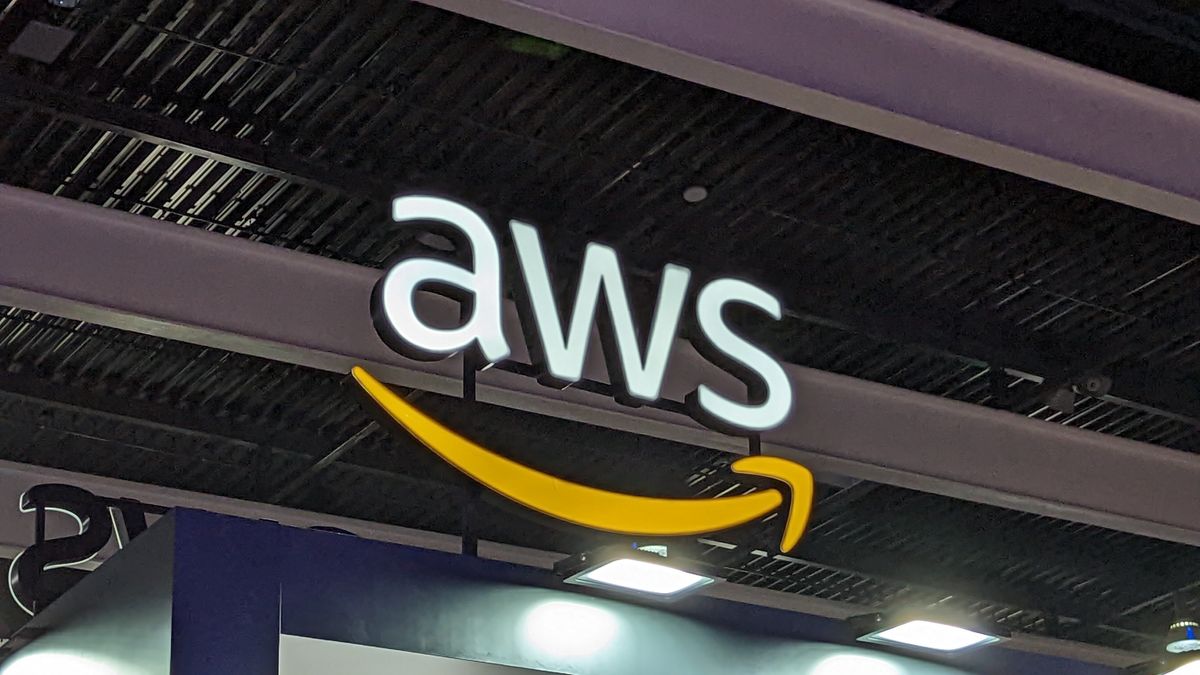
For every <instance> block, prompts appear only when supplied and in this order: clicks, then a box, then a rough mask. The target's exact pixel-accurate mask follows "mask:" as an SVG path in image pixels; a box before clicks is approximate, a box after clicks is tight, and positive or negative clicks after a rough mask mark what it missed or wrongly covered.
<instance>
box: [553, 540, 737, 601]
mask: <svg viewBox="0 0 1200 675" xmlns="http://www.w3.org/2000/svg"><path fill="white" fill-rule="evenodd" d="M555 570H556V571H557V572H558V573H559V574H561V575H562V576H564V577H565V581H566V583H568V584H574V585H577V586H589V587H592V588H603V589H609V590H614V591H620V592H624V593H634V594H637V595H641V596H644V597H650V598H655V599H659V600H675V599H678V598H681V597H683V596H685V595H689V594H691V593H693V592H695V591H697V590H699V589H701V588H703V587H705V586H707V585H709V584H711V583H713V582H715V581H717V577H715V576H713V575H710V574H706V573H704V572H703V571H702V570H699V569H697V568H696V566H693V565H687V564H681V563H680V562H679V561H678V560H671V559H669V558H667V557H666V556H663V555H659V554H656V553H648V552H646V551H642V550H638V549H635V548H632V547H629V548H625V547H615V548H607V549H601V550H599V551H595V552H590V553H584V554H581V555H577V556H572V557H570V558H567V559H566V560H563V561H561V562H560V563H558V564H557V565H555Z"/></svg>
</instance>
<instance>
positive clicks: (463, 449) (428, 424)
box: [351, 367, 813, 552]
mask: <svg viewBox="0 0 1200 675" xmlns="http://www.w3.org/2000/svg"><path fill="white" fill-rule="evenodd" d="M351 374H352V376H353V378H354V380H355V382H356V383H357V384H358V386H359V387H361V388H362V390H363V391H364V392H365V393H366V394H367V396H368V397H369V398H370V399H371V400H372V401H373V402H374V403H375V404H376V405H378V406H379V408H380V409H381V410H382V411H383V412H384V413H385V414H386V415H387V417H389V418H390V419H391V420H392V421H393V422H395V423H396V424H397V425H399V426H400V427H401V428H402V429H404V430H405V431H407V432H408V433H409V434H411V435H412V436H413V438H415V439H416V440H417V441H419V442H420V443H421V444H422V445H424V446H425V447H427V448H429V449H430V450H431V451H433V452H434V453H435V454H437V455H438V456H439V457H441V458H442V459H443V460H445V461H446V462H447V463H449V464H450V465H451V466H453V467H455V468H456V469H458V470H459V471H461V472H462V473H464V474H466V475H467V476H469V477H471V478H472V479H474V480H475V481H477V482H478V483H480V484H482V485H483V486H485V487H487V488H488V489H490V490H492V491H493V492H495V493H497V494H500V495H502V496H504V497H505V498H507V499H510V500H512V501H514V502H517V503H518V504H521V505H523V506H525V507H527V508H530V509H533V510H534V511H538V512H540V513H542V514H544V515H547V516H550V517H553V518H557V519H559V520H563V521H566V522H569V523H574V524H576V525H582V526H584V527H590V528H592V529H596V530H602V531H605V532H616V533H619V534H630V535H636V536H640V537H649V536H657V537H679V536H688V535H696V534H703V533H706V532H715V531H717V530H723V529H726V528H730V527H735V526H737V525H741V524H743V523H747V522H750V521H751V520H754V519H757V518H762V517H763V516H766V515H767V514H769V513H772V512H774V511H776V510H777V509H779V508H780V507H782V506H784V504H785V503H786V504H787V519H786V521H785V523H784V529H783V535H782V538H781V541H780V545H779V548H780V550H781V551H783V552H787V551H790V550H791V549H792V548H794V547H795V546H796V544H797V543H799V541H800V537H801V536H802V535H803V534H804V528H805V526H806V525H807V524H808V517H809V513H810V511H811V510H812V499H813V477H812V474H811V473H810V472H809V471H808V469H806V468H804V467H803V466H801V465H799V464H796V463H795V462H790V461H788V460H786V459H782V458H780V457H766V456H762V455H756V456H751V457H742V458H741V459H738V460H737V461H735V462H734V463H733V464H732V465H731V468H732V469H733V471H735V472H737V473H741V474H748V475H755V476H765V477H768V478H773V479H775V480H777V481H779V482H781V483H783V484H784V485H786V486H787V488H788V489H789V490H790V491H791V495H790V499H788V495H786V494H784V493H783V492H781V491H780V490H777V489H774V488H770V489H766V490H759V491H756V492H751V493H749V494H743V495H736V496H732V497H717V498H703V499H662V498H657V497H644V496H640V495H630V494H623V493H620V492H610V491H608V490H600V489H597V488H594V487H590V486H587V485H580V484H578V483H572V482H570V481H566V480H563V479H561V478H558V477H556V476H551V475H549V474H546V473H542V472H541V471H538V470H536V469H533V468H531V467H527V466H524V465H522V464H519V463H517V462H514V461H513V460H511V459H508V458H507V457H504V456H502V455H499V454H497V453H495V452H493V451H491V450H489V449H487V448H485V447H483V446H481V445H478V444H476V443H474V442H472V441H470V440H468V439H466V438H464V437H463V436H460V435H459V434H457V433H455V432H454V431H452V430H451V429H448V428H447V427H445V426H443V425H442V424H440V423H439V422H437V421H436V420H434V419H433V418H431V417H429V416H428V415H426V414H425V413H423V412H421V411H420V410H418V409H417V408H416V407H414V406H413V405H412V404H410V403H409V402H407V401H405V400H404V399H403V398H401V397H400V396H397V395H396V393H395V392H393V391H392V390H391V389H389V388H388V387H387V385H385V384H383V383H382V382H380V381H379V380H377V379H375V378H374V377H372V376H371V374H370V373H368V372H367V371H366V370H363V369H362V368H357V367H356V368H354V369H353V371H352V373H351Z"/></svg>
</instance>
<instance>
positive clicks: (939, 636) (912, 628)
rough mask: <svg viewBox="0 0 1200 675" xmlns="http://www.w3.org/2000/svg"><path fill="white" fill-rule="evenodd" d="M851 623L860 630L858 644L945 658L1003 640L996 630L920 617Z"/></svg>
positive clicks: (875, 617) (865, 619)
mask: <svg viewBox="0 0 1200 675" xmlns="http://www.w3.org/2000/svg"><path fill="white" fill-rule="evenodd" d="M852 622H853V623H854V624H856V625H858V626H859V627H860V629H859V637H858V640H859V642H869V643H872V644H877V645H886V646H890V647H901V648H906V649H923V650H928V651H935V652H941V653H944V654H950V653H955V652H961V651H965V650H968V649H975V648H977V647H983V646H985V645H990V644H995V643H997V642H1001V641H1003V640H1004V636H1003V635H1002V634H1001V631H1000V630H999V629H984V628H980V627H978V626H971V627H969V628H968V627H965V626H963V625H956V624H957V623H958V622H953V623H951V622H946V621H941V620H937V619H934V618H931V617H923V616H908V617H903V618H900V617H893V618H891V619H888V618H885V617H884V616H883V615H878V614H876V615H871V616H867V617H856V618H855V619H852Z"/></svg>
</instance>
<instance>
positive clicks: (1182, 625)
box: [1167, 619, 1200, 654]
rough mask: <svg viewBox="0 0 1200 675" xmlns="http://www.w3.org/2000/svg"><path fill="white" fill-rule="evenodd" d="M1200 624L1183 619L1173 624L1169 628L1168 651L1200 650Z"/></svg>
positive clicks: (1180, 652)
mask: <svg viewBox="0 0 1200 675" xmlns="http://www.w3.org/2000/svg"><path fill="white" fill-rule="evenodd" d="M1198 633H1200V624H1198V623H1196V622H1195V621H1191V620H1187V619H1183V620H1180V621H1176V622H1175V623H1173V624H1171V628H1170V629H1168V630H1167V651H1168V652H1171V653H1172V654H1184V653H1187V652H1196V651H1200V634H1198Z"/></svg>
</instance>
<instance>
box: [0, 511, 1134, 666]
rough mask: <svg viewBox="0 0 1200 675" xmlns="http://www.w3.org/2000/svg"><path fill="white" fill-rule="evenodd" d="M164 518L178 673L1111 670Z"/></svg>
mask: <svg viewBox="0 0 1200 675" xmlns="http://www.w3.org/2000/svg"><path fill="white" fill-rule="evenodd" d="M170 520H171V521H172V526H173V527H174V529H175V553H174V593H173V596H174V606H173V607H174V611H173V615H174V622H173V627H172V645H171V660H172V665H173V670H172V672H173V673H174V674H175V675H199V674H201V673H204V674H206V675H207V674H209V673H233V672H237V673H244V674H246V675H276V674H278V673H280V652H281V649H282V651H283V653H284V666H285V668H286V667H288V664H289V663H296V662H297V661H298V660H311V659H313V658H316V657H315V656H313V655H314V654H316V652H315V651H313V650H315V649H324V650H325V653H326V655H330V654H332V653H333V652H332V651H331V650H337V649H339V647H338V644H341V645H362V646H365V647H370V648H376V649H373V650H366V651H349V652H342V653H345V654H351V653H353V654H361V655H364V656H363V657H362V658H363V659H364V661H363V662H364V663H365V659H367V658H368V656H366V655H368V654H370V655H371V656H370V658H375V657H379V658H383V656H380V655H381V654H382V655H384V656H386V655H387V654H394V655H395V659H396V663H397V664H400V663H401V662H402V661H403V659H404V658H410V657H405V656H404V655H403V654H400V653H399V652H406V653H415V654H425V655H432V656H437V657H449V658H453V659H466V660H470V661H476V662H482V663H490V664H500V665H504V666H511V667H517V668H523V669H529V670H535V671H547V672H557V673H570V674H572V675H599V674H604V675H633V674H641V673H661V672H664V671H667V672H674V673H689V674H695V675H703V674H707V673H714V674H715V673H721V674H726V673H761V674H762V675H774V674H775V673H779V674H780V675H783V674H784V673H786V674H788V675H837V674H838V673H845V674H847V675H962V674H964V673H982V674H986V675H993V674H999V673H1022V674H1024V675H1038V674H1041V673H1045V674H1047V675H1049V674H1054V675H1111V674H1112V673H1114V672H1115V671H1114V670H1111V669H1107V668H1102V667H1098V666H1095V665H1090V664H1084V663H1078V662H1072V661H1068V660H1064V659H1057V658H1051V657H1044V656H1037V655H1032V654H1026V653H1020V652H1015V651H1012V650H1007V649H1004V648H1002V647H995V646H993V647H989V648H984V649H981V650H977V651H975V652H973V653H971V654H970V655H968V656H966V657H965V658H960V659H956V660H954V661H953V662H948V663H943V664H938V663H932V662H929V661H924V660H918V659H913V658H907V657H905V656H901V655H897V654H890V653H885V652H882V651H878V650H873V649H868V648H864V647H862V646H859V645H857V644H856V643H853V642H852V637H853V636H852V635H850V633H849V629H848V627H847V626H846V625H845V624H844V623H842V622H838V621H833V620H829V619H823V618H819V617H814V616H809V615H803V614H797V613H791V612H785V611H781V610H775V609H770V608H764V607H758V606H751V605H745V604H740V603H735V602H729V601H724V600H717V599H712V598H705V597H693V598H688V599H685V600H683V601H680V602H678V603H674V604H670V605H660V604H639V603H636V602H629V601H625V600H618V599H613V598H609V597H603V596H601V595H597V594H595V593H591V592H585V591H582V590H578V589H576V588H575V587H570V586H565V585H564V584H562V582H561V580H559V579H557V577H555V576H554V575H553V574H551V573H549V572H547V571H545V570H538V569H532V568H526V567H520V566H516V565H510V564H506V563H499V562H495V561H487V560H481V559H477V558H471V557H465V556H460V555H452V554H447V553H442V552H437V551H429V550H424V549H415V548H411V547H406V546H400V545H396V544H389V543H383V542H376V541H369V540H364V539H359V538H357V537H353V536H349V535H340V534H333V533H328V532H317V531H311V530H300V529H294V528H286V527H282V526H279V525H276V524H273V523H267V522H255V521H247V520H242V519H237V518H231V517H225V516H217V515H213V514H208V513H202V512H196V511H187V510H177V511H176V512H174V516H173V518H172V519H170ZM281 634H282V635H285V636H294V637H285V638H283V641H282V643H281V641H280V635H281ZM334 643H337V644H334ZM281 645H282V646H281ZM378 648H382V649H386V650H394V651H392V652H383V651H381V650H380V649H378ZM301 654H307V655H308V656H303V657H301V656H299V655H301ZM329 658H331V659H332V658H333V657H332V656H330V657H329ZM346 658H357V657H350V656H347V657H346ZM289 659H290V660H289ZM353 666H354V664H352V663H346V664H345V672H346V673H355V672H356V671H355V668H354V667H353ZM408 670H409V668H408V667H403V666H401V665H397V666H396V669H395V670H394V672H407V671H408ZM419 670H420V671H421V672H424V671H426V670H428V671H429V672H439V673H440V672H454V673H459V672H462V673H467V672H483V671H475V670H441V669H439V668H434V667H432V666H430V667H429V668H424V667H422V668H420V669H419ZM308 672H310V671H308V670H303V671H301V670H295V671H293V672H290V673H289V672H285V673H284V675H306V673H308ZM372 672H374V671H372ZM381 672H382V671H381ZM487 672H501V671H500V670H488V671H487ZM513 672H515V671H513ZM364 673H365V671H364ZM0 675H3V674H0Z"/></svg>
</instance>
